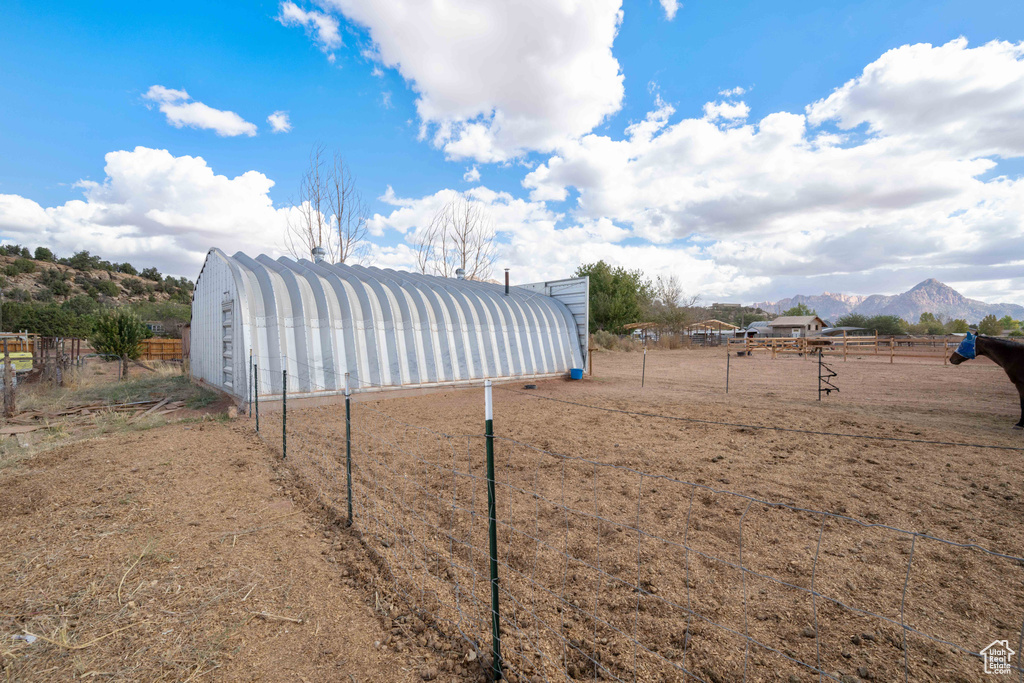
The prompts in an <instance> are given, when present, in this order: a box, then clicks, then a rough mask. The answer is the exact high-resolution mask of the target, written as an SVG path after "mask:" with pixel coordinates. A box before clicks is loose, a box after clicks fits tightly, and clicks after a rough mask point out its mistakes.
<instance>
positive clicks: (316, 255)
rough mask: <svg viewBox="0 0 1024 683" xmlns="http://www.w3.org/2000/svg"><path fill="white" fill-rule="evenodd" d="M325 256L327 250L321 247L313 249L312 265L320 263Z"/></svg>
mask: <svg viewBox="0 0 1024 683" xmlns="http://www.w3.org/2000/svg"><path fill="white" fill-rule="evenodd" d="M325 256H327V250H326V249H324V248H323V247H313V263H320V262H321V261H323V260H324V257H325Z"/></svg>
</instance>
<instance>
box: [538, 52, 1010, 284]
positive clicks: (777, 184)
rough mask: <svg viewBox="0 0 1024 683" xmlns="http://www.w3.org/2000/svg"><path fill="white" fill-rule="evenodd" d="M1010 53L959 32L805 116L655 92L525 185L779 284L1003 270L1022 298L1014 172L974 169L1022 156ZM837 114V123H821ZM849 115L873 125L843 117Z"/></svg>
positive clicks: (543, 197) (902, 57) (580, 214)
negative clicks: (686, 106)
mask: <svg viewBox="0 0 1024 683" xmlns="http://www.w3.org/2000/svg"><path fill="white" fill-rule="evenodd" d="M1021 52H1022V49H1021V47H1020V46H1010V45H1008V44H1005V43H990V44H988V45H984V46H981V47H978V48H974V49H973V50H970V49H968V48H967V46H966V44H963V43H962V42H960V41H954V42H953V43H951V44H949V45H946V46H942V47H941V48H933V47H931V46H907V47H903V48H899V49H898V50H893V51H891V52H889V53H887V54H886V55H884V56H883V57H882V58H881V59H879V60H878V61H877V62H875V63H874V64H872V65H869V67H868V68H867V69H865V75H862V76H861V77H859V78H857V79H854V80H853V81H851V82H850V83H847V84H846V85H844V86H843V87H842V88H840V89H838V90H837V91H836V93H834V94H833V95H832V96H831V97H829V98H826V99H825V100H822V101H821V102H818V103H815V104H813V105H811V106H810V107H809V108H808V115H807V116H806V117H805V116H803V115H800V114H791V113H787V112H776V113H773V114H769V115H768V116H765V117H764V118H762V119H761V120H760V121H754V122H748V121H746V117H747V116H748V115H749V109H748V108H747V106H746V104H745V103H731V102H724V103H719V102H713V103H709V104H708V105H706V106H705V111H704V114H705V116H704V117H702V118H683V119H681V120H672V119H674V117H673V116H672V113H673V112H671V111H670V108H668V107H667V106H666V105H665V104H664V103H663V102H661V101H660V99H659V100H658V101H657V104H656V107H657V108H656V109H655V110H654V111H652V112H651V113H650V114H649V115H648V116H647V118H646V119H645V120H644V121H642V122H639V123H634V124H632V125H630V126H629V127H628V128H627V129H626V131H625V137H624V138H623V139H613V138H612V137H611V136H607V135H593V134H591V135H586V136H583V137H582V138H580V139H579V140H578V141H576V142H573V143H569V144H566V145H563V146H562V147H560V148H559V150H558V153H557V154H555V155H552V156H551V157H549V158H548V159H547V161H546V162H545V163H543V164H540V165H538V166H537V167H536V168H535V169H534V170H533V171H531V172H530V173H529V174H527V175H526V177H525V179H524V181H523V185H524V187H526V188H528V189H529V190H530V196H531V199H533V200H534V201H549V200H556V201H562V200H565V199H566V198H567V197H568V196H569V192H570V190H571V189H574V190H576V192H578V195H579V198H578V200H577V202H576V204H575V206H574V209H573V213H572V214H571V216H572V218H573V219H574V220H575V221H577V222H587V221H594V220H601V219H611V220H612V221H614V222H615V223H616V224H617V225H622V226H626V227H628V228H629V229H630V231H631V235H632V236H634V237H639V238H641V239H644V240H648V241H650V242H652V243H654V244H664V245H671V246H674V245H676V244H678V243H679V242H678V241H679V240H684V241H685V242H684V243H686V244H691V245H693V248H694V249H696V251H695V252H694V253H696V254H699V255H700V256H702V257H703V258H708V259H711V260H713V261H714V263H715V264H716V265H717V266H718V267H720V268H737V269H738V272H742V273H744V274H745V275H746V276H748V277H751V278H758V277H769V278H772V280H773V283H774V284H775V286H783V285H784V286H786V287H789V286H792V284H793V283H794V282H796V281H797V280H799V281H800V282H805V283H806V282H807V278H825V277H827V278H828V280H827V281H823V284H822V285H821V288H822V289H832V290H833V291H834V290H837V289H840V288H841V287H842V286H843V283H844V282H845V283H847V284H849V285H850V286H857V287H858V288H859V289H858V290H855V291H861V292H864V291H867V292H872V291H893V290H897V291H898V290H899V288H901V287H905V286H907V285H912V284H914V282H915V278H916V279H924V278H926V277H932V276H935V277H940V278H943V277H945V278H947V279H949V280H951V281H977V282H979V283H980V282H983V281H987V280H995V279H997V278H998V279H999V280H1000V282H1002V281H1005V280H1007V279H1010V280H1012V281H1013V282H1016V283H1017V285H1016V286H1017V287H1018V288H1019V289H1018V293H1017V296H1018V297H1020V296H1021V295H1024V278H1022V277H1020V275H1019V274H1018V275H1015V276H1013V275H1012V273H1013V272H1014V271H1015V270H1016V271H1017V272H1018V273H1019V265H1017V266H1015V265H1014V264H1013V262H1012V259H1013V258H1018V260H1019V255H1020V254H1024V222H1022V219H1021V216H1024V179H1016V180H1014V179H1011V178H996V179H990V180H987V181H985V180H982V178H984V177H986V175H985V174H988V175H991V171H992V170H993V169H994V168H995V167H996V166H997V163H998V162H997V160H996V159H994V158H992V157H993V156H995V155H1001V156H1003V157H1021V156H1024V138H1022V135H1024V133H1022V131H1024V125H1022V124H1024V69H1022V68H1021ZM971 74H974V77H972V75H971ZM961 98H966V99H965V102H966V103H967V104H964V105H963V106H961V103H960V100H961ZM833 120H834V121H837V122H838V123H839V126H840V130H839V131H838V132H836V131H835V130H833V129H829V128H824V129H822V128H821V127H820V126H818V125H815V124H827V123H828V122H830V121H833ZM1015 123H1016V127H1015V126H1014V124H1015ZM860 124H866V126H867V130H868V131H869V133H868V135H866V136H865V135H860V134H851V133H847V132H844V130H843V129H848V128H850V127H853V126H857V125H860ZM1014 255H1017V256H1016V257H1015V256H1014ZM1011 276H1012V277H1011ZM819 281H820V280H819ZM780 283H782V284H780ZM1000 286H1001V287H1003V290H1004V291H1005V288H1006V285H1005V284H1003V285H1000ZM988 289H989V291H994V285H990V286H988ZM968 291H969V290H968ZM788 293H789V294H792V293H793V292H792V291H790V292H788ZM981 294H982V292H981V287H980V285H979V291H978V295H979V296H980V295H981Z"/></svg>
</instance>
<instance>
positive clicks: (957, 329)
mask: <svg viewBox="0 0 1024 683" xmlns="http://www.w3.org/2000/svg"><path fill="white" fill-rule="evenodd" d="M946 331H947V332H949V333H950V334H966V333H967V332H970V331H971V328H970V326H969V325H968V324H967V321H966V320H964V319H963V318H957V319H956V320H950V321H949V322H948V323H946Z"/></svg>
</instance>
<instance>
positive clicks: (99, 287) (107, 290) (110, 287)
mask: <svg viewBox="0 0 1024 683" xmlns="http://www.w3.org/2000/svg"><path fill="white" fill-rule="evenodd" d="M95 287H96V291H98V292H99V293H100V294H103V295H104V296H109V297H116V296H117V295H118V293H119V292H120V290H119V289H118V288H117V285H115V284H114V283H113V282H111V281H110V280H99V281H98V282H96V284H95Z"/></svg>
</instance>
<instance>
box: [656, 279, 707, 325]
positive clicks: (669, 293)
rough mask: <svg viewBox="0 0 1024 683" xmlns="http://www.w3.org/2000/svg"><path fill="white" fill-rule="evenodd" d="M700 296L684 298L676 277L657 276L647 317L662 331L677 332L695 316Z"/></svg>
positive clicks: (681, 287)
mask: <svg viewBox="0 0 1024 683" xmlns="http://www.w3.org/2000/svg"><path fill="white" fill-rule="evenodd" d="M699 301H700V295H699V294H695V295H692V296H689V297H687V296H685V295H684V293H683V286H682V284H681V283H680V282H679V278H678V277H677V276H676V275H669V276H668V277H664V276H662V275H659V276H658V277H657V278H656V279H655V281H654V286H653V291H652V294H651V301H650V304H649V306H648V310H647V313H646V314H647V316H648V317H649V318H650V319H651V320H652V321H656V322H657V323H658V324H659V327H661V329H663V330H667V331H670V332H678V331H679V330H681V329H682V328H683V327H685V326H686V324H687V323H688V322H690V321H691V320H692V318H693V317H694V316H695V314H696V311H695V310H694V308H695V307H696V306H697V303H698V302H699Z"/></svg>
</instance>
